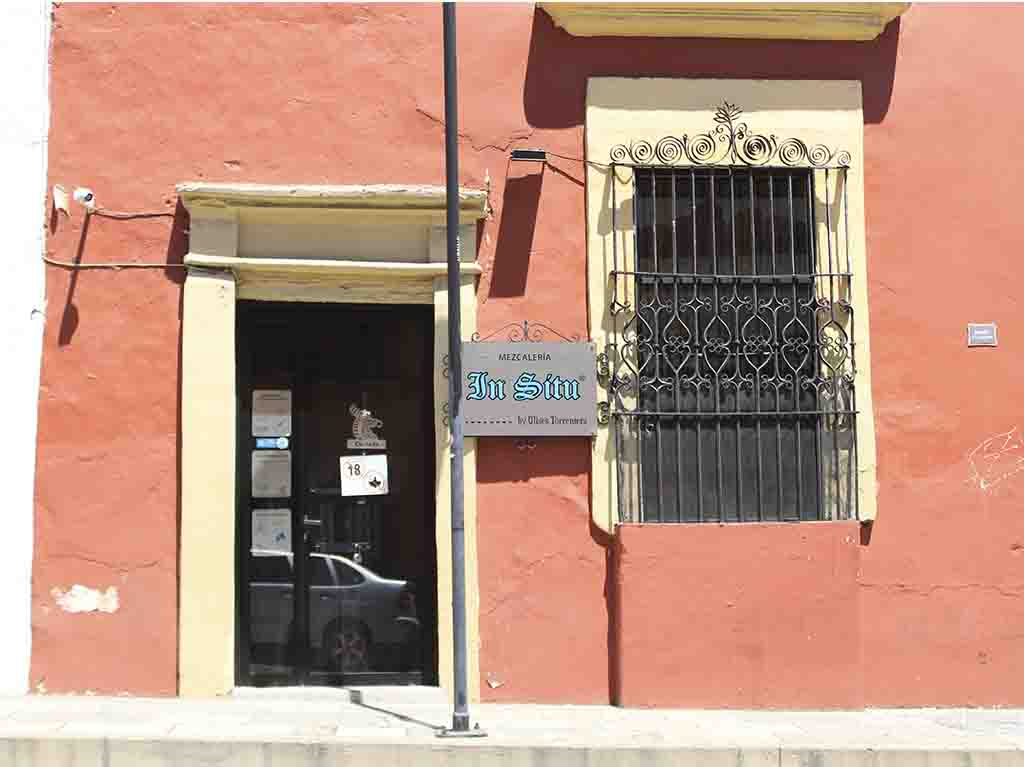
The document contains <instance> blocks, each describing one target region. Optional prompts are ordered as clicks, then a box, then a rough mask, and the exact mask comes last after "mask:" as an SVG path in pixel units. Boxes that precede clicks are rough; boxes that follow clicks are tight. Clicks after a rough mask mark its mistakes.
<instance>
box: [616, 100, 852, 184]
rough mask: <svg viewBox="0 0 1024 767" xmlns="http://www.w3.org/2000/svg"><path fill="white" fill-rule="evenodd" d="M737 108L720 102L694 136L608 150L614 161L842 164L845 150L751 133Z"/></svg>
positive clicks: (846, 163) (846, 157)
mask: <svg viewBox="0 0 1024 767" xmlns="http://www.w3.org/2000/svg"><path fill="white" fill-rule="evenodd" d="M741 114H743V110H742V109H740V108H739V107H738V106H736V105H735V104H730V103H729V102H728V101H723V102H722V106H720V107H718V108H717V109H715V117H714V121H715V122H716V123H717V125H716V127H714V128H712V129H711V130H709V131H708V132H707V133H699V134H697V135H695V136H690V135H687V134H683V135H682V136H679V137H677V136H665V137H663V138H661V139H659V140H658V141H656V142H655V143H654V144H651V142H650V141H647V140H646V139H640V140H637V141H634V142H632V143H631V144H630V145H629V146H626V145H625V144H616V145H615V146H613V147H612V149H611V160H612V163H613V164H615V165H684V164H687V163H688V164H690V165H697V166H723V165H730V164H731V165H746V166H749V167H763V166H767V165H770V164H772V163H773V162H774V163H778V164H779V165H781V166H785V167H791V168H795V167H805V168H806V167H809V168H847V167H849V165H850V162H851V159H852V158H851V156H850V153H849V152H848V151H846V150H845V149H830V148H829V147H827V146H825V145H824V144H811V145H808V144H806V143H805V142H804V141H801V140H800V139H798V138H792V137H791V138H785V139H781V140H780V139H779V138H778V137H777V136H775V135H774V134H764V133H754V132H753V131H751V129H750V128H749V127H748V126H747V123H746V122H740V121H739V117H740V115H741Z"/></svg>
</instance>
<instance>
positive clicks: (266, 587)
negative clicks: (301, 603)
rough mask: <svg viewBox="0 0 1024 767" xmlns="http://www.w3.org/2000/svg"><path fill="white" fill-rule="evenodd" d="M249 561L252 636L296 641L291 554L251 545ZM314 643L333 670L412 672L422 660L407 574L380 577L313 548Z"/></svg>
mask: <svg viewBox="0 0 1024 767" xmlns="http://www.w3.org/2000/svg"><path fill="white" fill-rule="evenodd" d="M251 553H252V557H251V558H250V560H249V562H250V565H249V572H250V576H249V607H250V642H251V643H252V645H253V647H254V649H255V648H271V647H276V648H282V649H283V648H285V647H288V646H292V645H294V643H295V641H296V639H295V638H296V627H295V625H294V620H293V616H294V614H295V612H294V611H295V606H294V603H295V595H294V584H295V577H294V571H293V568H294V561H293V555H292V554H291V553H290V552H282V551H269V550H264V549H253V550H252V552H251ZM308 567H309V570H310V572H309V574H308V579H309V584H310V586H309V642H310V648H311V651H312V656H313V665H314V666H315V667H318V668H321V669H325V670H328V671H342V672H372V671H407V670H412V668H414V667H415V666H416V665H417V663H418V660H419V659H418V657H416V654H417V653H418V648H419V638H420V636H419V635H420V622H419V618H418V616H417V612H416V598H415V594H414V592H413V588H412V585H411V584H410V583H409V582H408V581H403V580H393V579H390V578H383V577H381V576H379V575H377V574H376V573H374V572H373V571H372V570H369V569H367V568H366V567H363V566H362V565H360V564H357V563H356V562H353V561H352V560H351V559H348V558H346V557H342V556H339V555H337V554H320V553H311V554H310V555H309V563H308Z"/></svg>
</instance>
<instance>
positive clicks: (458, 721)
mask: <svg viewBox="0 0 1024 767" xmlns="http://www.w3.org/2000/svg"><path fill="white" fill-rule="evenodd" d="M443 27H444V146H445V153H444V154H445V203H446V209H447V210H446V214H447V215H446V225H447V231H446V234H447V245H448V367H449V375H448V412H449V413H451V419H450V420H451V431H452V449H451V496H452V497H451V502H452V634H453V640H454V663H453V666H454V672H455V673H454V675H455V679H454V688H455V696H454V697H455V707H454V710H453V712H452V727H451V729H452V731H453V732H455V733H465V732H468V731H469V698H468V695H467V674H466V665H467V664H466V650H467V648H466V563H465V548H464V547H465V512H464V509H463V466H462V463H463V436H462V317H461V313H460V297H461V296H460V294H461V292H462V291H461V282H462V280H461V275H460V274H459V145H458V88H457V78H458V73H457V69H456V56H455V3H454V2H451V0H446V1H445V3H444V5H443Z"/></svg>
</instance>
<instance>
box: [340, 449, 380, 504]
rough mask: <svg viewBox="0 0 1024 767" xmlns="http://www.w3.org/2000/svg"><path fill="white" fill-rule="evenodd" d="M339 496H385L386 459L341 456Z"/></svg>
mask: <svg viewBox="0 0 1024 767" xmlns="http://www.w3.org/2000/svg"><path fill="white" fill-rule="evenodd" d="M341 494H342V495H343V496H353V495H387V494H388V457H387V456H386V455H383V454H381V453H377V454H376V455H343V456H342V457H341Z"/></svg>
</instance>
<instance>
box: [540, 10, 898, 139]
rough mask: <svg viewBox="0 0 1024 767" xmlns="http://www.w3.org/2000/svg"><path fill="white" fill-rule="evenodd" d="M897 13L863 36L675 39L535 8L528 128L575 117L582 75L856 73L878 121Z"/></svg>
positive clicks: (885, 99)
mask: <svg viewBox="0 0 1024 767" xmlns="http://www.w3.org/2000/svg"><path fill="white" fill-rule="evenodd" d="M900 21H901V19H896V20H895V21H893V22H892V23H891V24H889V26H888V27H886V29H885V32H884V33H882V35H880V36H879V37H878V38H876V39H875V40H870V41H866V42H852V41H836V42H833V41H807V40H725V39H714V38H693V39H687V40H686V42H685V45H681V44H680V41H679V40H678V39H674V38H633V37H573V36H571V35H569V34H568V33H567V32H565V31H564V30H562V29H559V28H557V27H556V26H555V24H554V22H553V21H552V20H551V17H550V16H548V15H547V14H546V13H545V12H544V11H542V10H541V9H540V8H537V9H536V10H535V11H534V14H533V29H532V32H531V36H530V51H529V58H528V60H527V65H526V83H525V86H524V89H523V107H524V110H525V113H526V119H527V121H528V122H529V124H530V125H531V126H532V127H534V128H551V129H557V128H570V127H576V126H579V125H582V124H583V122H584V116H585V111H586V95H587V78H588V77H690V78H715V77H720V78H736V79H778V80H860V81H861V84H862V87H863V93H864V122H865V123H868V124H873V123H879V122H881V121H882V119H883V118H884V117H885V114H886V112H887V111H888V110H889V102H890V100H891V98H892V87H893V79H894V76H895V70H896V49H897V46H898V42H899V36H900ZM793 106H794V107H799V106H801V105H800V104H793Z"/></svg>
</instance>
